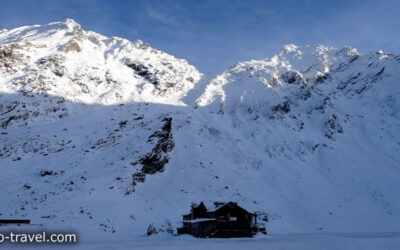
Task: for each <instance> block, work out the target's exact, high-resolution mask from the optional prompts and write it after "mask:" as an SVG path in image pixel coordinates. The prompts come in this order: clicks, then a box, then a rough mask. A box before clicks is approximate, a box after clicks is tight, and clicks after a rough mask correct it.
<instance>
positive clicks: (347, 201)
mask: <svg viewBox="0 0 400 250" xmlns="http://www.w3.org/2000/svg"><path fill="white" fill-rule="evenodd" d="M399 72H400V56H397V55H393V54H389V53H384V52H382V51H379V52H376V53H367V54H360V53H358V52H357V50H356V49H352V48H349V47H345V48H342V49H335V48H329V47H324V46H306V47H297V46H295V45H287V46H284V48H283V49H282V51H281V52H279V53H278V54H276V55H275V56H273V57H271V58H267V59H265V60H258V61H255V60H252V61H248V62H241V63H238V64H236V65H234V66H232V67H231V68H230V69H228V70H226V71H225V72H223V73H221V74H219V75H217V76H215V77H214V78H212V79H207V78H205V77H203V76H202V74H201V73H199V72H198V71H197V70H196V69H195V68H194V67H193V66H191V65H189V64H188V63H187V62H186V61H185V60H182V59H176V58H174V57H173V56H171V55H168V54H166V53H164V52H161V51H158V50H156V49H153V48H151V47H150V46H149V45H148V44H145V43H143V42H141V41H136V42H134V43H131V42H129V41H127V40H124V39H121V38H107V37H104V36H101V35H99V34H96V33H94V32H91V31H84V30H83V29H82V28H81V27H80V26H79V24H77V23H76V22H74V21H73V20H71V19H67V20H66V21H65V22H58V23H51V24H48V25H35V26H27V27H21V28H17V29H13V30H2V31H1V32H0V76H1V77H0V132H1V134H0V168H1V172H2V173H3V174H2V175H1V176H0V182H1V183H2V186H1V187H2V188H1V189H0V196H1V197H2V202H1V203H0V217H7V218H21V217H24V218H30V219H31V220H32V223H33V224H35V225H36V226H37V227H43V228H58V229H65V228H69V229H74V230H76V231H78V232H80V233H82V234H84V235H98V233H99V232H103V233H104V237H107V236H110V237H113V235H115V234H117V235H120V236H121V237H131V236H135V235H143V234H144V233H145V232H146V230H147V227H148V226H149V225H150V224H154V225H155V226H156V227H157V228H158V229H160V230H164V229H165V228H166V227H168V226H169V225H171V226H173V227H175V226H178V225H179V222H180V219H181V215H182V214H184V213H186V212H187V211H188V210H189V206H190V204H191V203H192V202H199V201H205V202H212V201H227V200H233V201H237V202H238V203H239V205H242V206H243V207H245V208H247V209H249V210H251V211H257V212H260V213H267V214H268V217H269V222H268V223H267V225H266V226H267V230H268V231H269V232H311V231H315V230H318V231H328V232H332V231H336V232H340V231H399V230H400V228H399V223H397V222H398V221H400V199H398V195H397V194H398V192H399V191H400V184H399V181H398V177H399V176H400V168H399V163H398V162H399V161H400V73H399ZM97 237H98V236H97Z"/></svg>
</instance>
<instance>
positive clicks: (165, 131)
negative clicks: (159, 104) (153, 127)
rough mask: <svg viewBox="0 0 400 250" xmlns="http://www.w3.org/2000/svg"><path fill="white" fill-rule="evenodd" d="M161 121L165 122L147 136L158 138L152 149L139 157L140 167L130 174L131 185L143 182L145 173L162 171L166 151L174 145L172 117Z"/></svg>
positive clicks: (167, 158) (166, 156)
mask: <svg viewBox="0 0 400 250" xmlns="http://www.w3.org/2000/svg"><path fill="white" fill-rule="evenodd" d="M163 121H164V122H165V123H164V126H163V127H162V129H161V130H160V131H156V132H155V133H153V134H152V135H151V136H150V137H149V141H153V140H155V139H158V140H157V143H156V145H155V146H154V148H153V149H152V151H151V152H149V153H147V154H146V155H144V156H143V157H141V158H140V159H139V163H140V164H141V165H142V168H141V169H140V171H138V172H136V173H134V174H133V175H132V186H133V187H134V186H136V184H137V183H138V182H144V181H145V176H146V175H147V174H155V173H158V172H163V171H164V169H165V165H166V164H167V163H168V161H169V156H168V152H170V151H171V150H172V149H173V148H174V146H175V142H174V140H173V137H172V117H166V118H164V119H163ZM135 164H136V163H135Z"/></svg>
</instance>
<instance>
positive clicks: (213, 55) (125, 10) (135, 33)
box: [0, 0, 400, 74]
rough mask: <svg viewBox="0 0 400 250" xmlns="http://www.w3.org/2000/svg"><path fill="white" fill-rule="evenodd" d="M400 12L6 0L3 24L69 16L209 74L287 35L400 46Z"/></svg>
mask: <svg viewBox="0 0 400 250" xmlns="http://www.w3.org/2000/svg"><path fill="white" fill-rule="evenodd" d="M399 16H400V1H394V0H392V1H389V0H388V1H385V0H381V1H377V0H375V1H368V0H366V1H355V0H354V1H351V0H348V1H344V0H335V1H324V0H318V1H317V0H304V1H301V0H297V1H285V0H280V1H267V0H264V1H257V0H247V1H245V0H242V1H237V0H213V1H208V0H203V1H201V0H199V1H195V0H181V1H174V0H157V1H156V0H147V1H122V0H121V1H105V0H104V1H103V0H85V1H77V0H68V1H64V0H59V1H55V0H35V1H32V0H30V1H18V0H13V1H11V0H10V1H6V0H0V28H7V29H11V28H15V27H18V26H22V25H31V24H44V23H49V22H54V21H61V20H64V19H65V18H67V17H70V18H73V19H74V20H76V21H77V22H78V23H80V24H81V25H82V27H83V29H85V30H93V31H95V32H98V33H101V34H103V35H107V36H119V37H123V38H127V39H129V40H132V41H134V40H136V39H141V40H143V41H145V42H148V43H149V44H150V45H151V46H152V47H154V48H157V49H160V50H163V51H166V52H167V53H170V54H173V55H174V56H176V57H179V58H185V59H187V60H188V61H189V63H191V64H193V65H194V66H196V67H197V68H198V69H199V70H200V71H201V72H204V73H207V74H214V73H217V72H219V71H222V70H224V69H226V68H228V67H229V66H231V65H232V64H235V63H236V62H238V61H243V60H248V59H253V58H254V59H261V58H265V57H269V56H271V55H273V54H274V53H275V52H277V51H278V50H279V49H280V48H281V47H282V46H283V45H284V44H288V43H294V44H297V45H307V44H324V45H328V46H334V47H343V46H346V45H349V46H352V47H355V48H357V49H358V50H359V51H360V52H368V51H376V50H379V49H382V50H383V51H389V52H395V53H400V47H399V45H400V17H399Z"/></svg>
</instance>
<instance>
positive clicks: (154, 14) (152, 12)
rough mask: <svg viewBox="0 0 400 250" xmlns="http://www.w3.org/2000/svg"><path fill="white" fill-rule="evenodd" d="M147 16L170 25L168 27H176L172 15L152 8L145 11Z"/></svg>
mask: <svg viewBox="0 0 400 250" xmlns="http://www.w3.org/2000/svg"><path fill="white" fill-rule="evenodd" d="M147 15H148V17H150V18H151V19H153V20H155V21H158V22H161V23H164V24H167V25H170V26H176V25H177V24H178V22H177V21H176V20H175V18H174V17H173V16H172V15H168V14H166V13H162V12H160V11H158V10H156V9H154V8H148V9H147Z"/></svg>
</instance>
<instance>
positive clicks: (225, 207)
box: [178, 202, 266, 238]
mask: <svg viewBox="0 0 400 250" xmlns="http://www.w3.org/2000/svg"><path fill="white" fill-rule="evenodd" d="M257 232H262V233H265V234H266V231H265V228H264V227H261V226H260V225H258V224H257V214H255V213H249V212H248V211H246V210H245V209H243V208H242V207H240V206H239V205H238V204H237V203H236V202H214V207H213V209H211V210H208V209H207V208H206V206H205V205H204V203H203V202H201V203H200V204H199V205H192V207H191V211H190V213H189V214H186V215H183V227H181V228H178V234H190V235H193V236H195V237H201V238H231V237H253V235H255V234H256V233H257Z"/></svg>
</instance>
